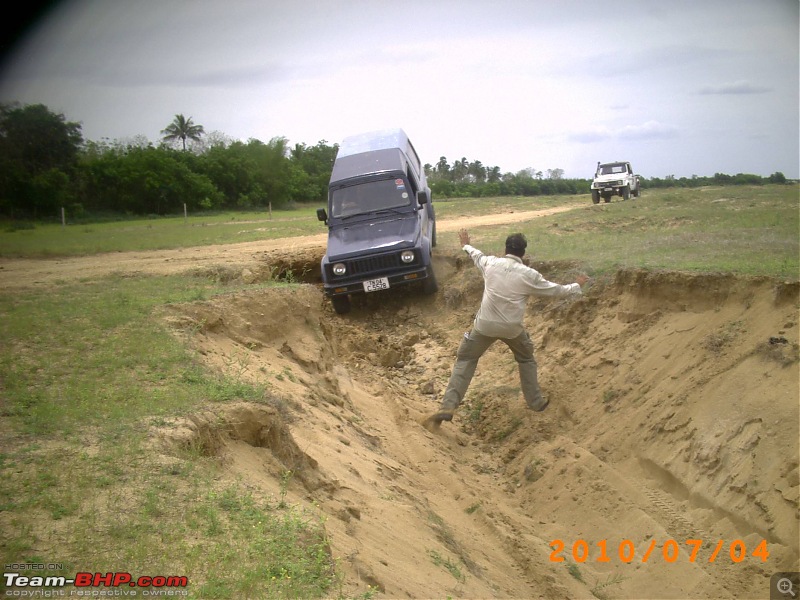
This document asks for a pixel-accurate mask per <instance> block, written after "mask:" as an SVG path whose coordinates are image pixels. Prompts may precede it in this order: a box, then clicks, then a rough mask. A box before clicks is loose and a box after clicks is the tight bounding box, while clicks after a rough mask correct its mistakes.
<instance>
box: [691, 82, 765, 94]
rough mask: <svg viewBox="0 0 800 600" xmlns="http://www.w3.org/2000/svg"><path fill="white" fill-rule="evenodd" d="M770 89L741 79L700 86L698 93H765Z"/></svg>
mask: <svg viewBox="0 0 800 600" xmlns="http://www.w3.org/2000/svg"><path fill="white" fill-rule="evenodd" d="M770 91H772V88H769V87H766V86H763V85H756V84H754V83H750V82H749V81H745V80H742V81H734V82H730V83H723V84H720V85H714V86H704V87H702V88H700V91H699V92H698V93H699V94H702V95H714V94H721V95H727V94H765V93H767V92H770Z"/></svg>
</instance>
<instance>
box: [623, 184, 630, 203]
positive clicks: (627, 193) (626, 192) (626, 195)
mask: <svg viewBox="0 0 800 600" xmlns="http://www.w3.org/2000/svg"><path fill="white" fill-rule="evenodd" d="M630 197H631V186H629V185H626V186H625V187H624V188H622V199H623V200H628V199H629V198H630Z"/></svg>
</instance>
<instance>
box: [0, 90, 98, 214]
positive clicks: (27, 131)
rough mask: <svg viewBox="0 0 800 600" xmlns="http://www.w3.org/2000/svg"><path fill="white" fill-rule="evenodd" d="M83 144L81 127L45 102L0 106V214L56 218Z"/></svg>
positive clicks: (68, 193) (68, 194)
mask: <svg viewBox="0 0 800 600" xmlns="http://www.w3.org/2000/svg"><path fill="white" fill-rule="evenodd" d="M82 143H83V136H82V135H81V126H80V124H79V123H73V122H68V121H67V120H66V119H65V117H64V115H63V114H56V113H53V112H51V111H50V110H49V109H48V108H47V107H46V106H44V105H43V104H34V105H27V106H21V105H19V104H12V105H0V212H4V213H7V214H11V215H14V214H20V213H21V214H27V215H31V216H33V217H37V216H41V215H44V214H50V215H52V216H56V213H57V210H58V207H59V206H63V203H64V202H68V201H69V200H70V199H71V197H72V194H73V186H72V181H73V177H74V172H75V167H76V165H77V160H78V155H79V151H80V147H81V144H82Z"/></svg>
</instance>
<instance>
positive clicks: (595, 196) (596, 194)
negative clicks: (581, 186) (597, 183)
mask: <svg viewBox="0 0 800 600" xmlns="http://www.w3.org/2000/svg"><path fill="white" fill-rule="evenodd" d="M592 204H600V190H592Z"/></svg>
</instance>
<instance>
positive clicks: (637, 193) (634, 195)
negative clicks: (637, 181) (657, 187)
mask: <svg viewBox="0 0 800 600" xmlns="http://www.w3.org/2000/svg"><path fill="white" fill-rule="evenodd" d="M641 193H642V188H640V187H639V186H636V189H635V190H633V197H634V198H638V197H639V195H640V194H641Z"/></svg>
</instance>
